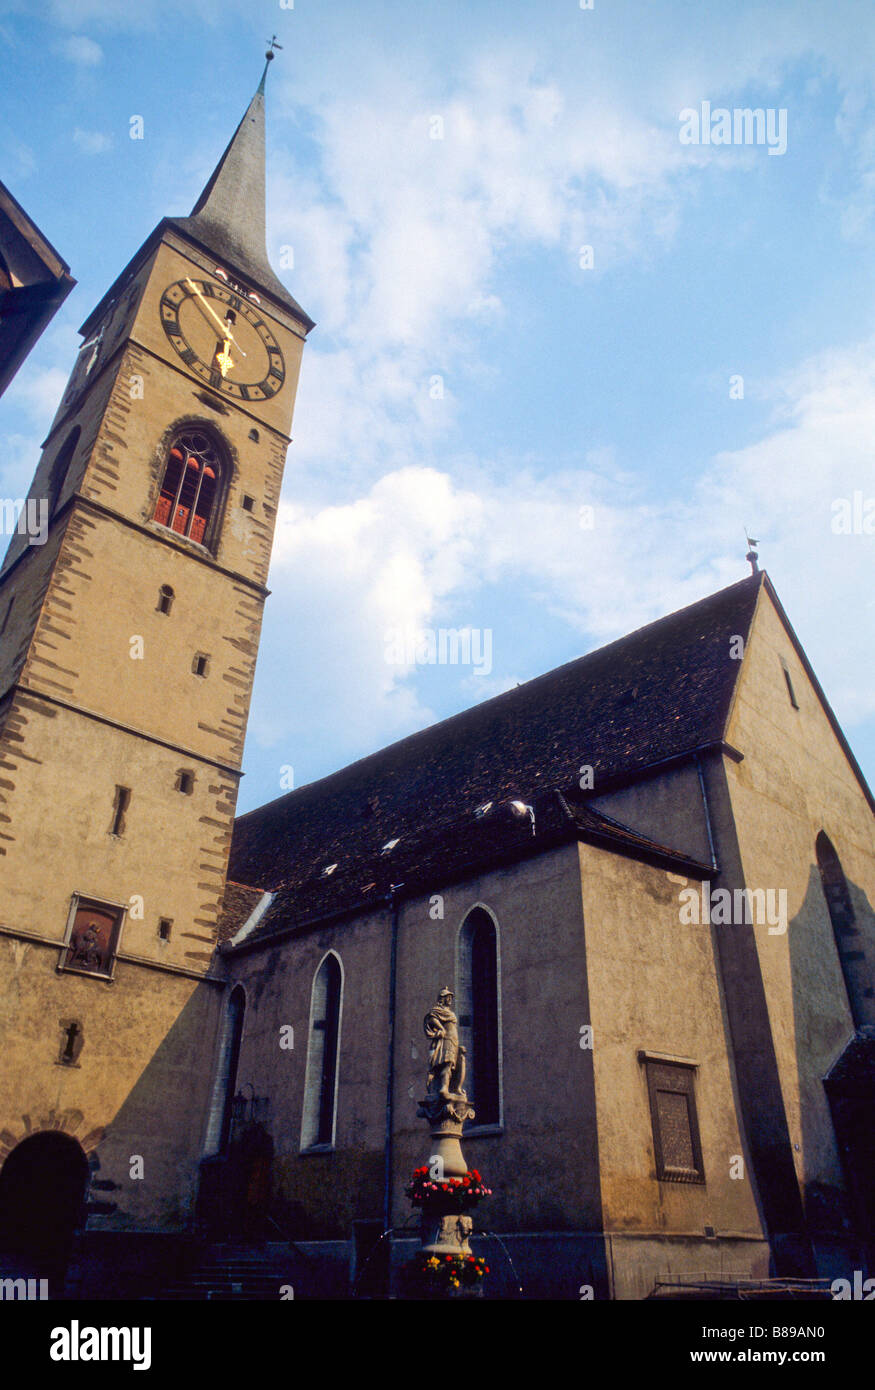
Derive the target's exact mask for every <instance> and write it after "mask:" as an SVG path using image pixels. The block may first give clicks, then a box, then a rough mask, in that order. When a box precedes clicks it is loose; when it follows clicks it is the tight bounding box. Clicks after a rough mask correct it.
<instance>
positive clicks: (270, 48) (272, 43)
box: [264, 34, 282, 63]
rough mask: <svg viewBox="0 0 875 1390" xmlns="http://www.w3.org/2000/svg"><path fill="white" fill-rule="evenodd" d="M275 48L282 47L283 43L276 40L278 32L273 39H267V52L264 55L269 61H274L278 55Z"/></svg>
mask: <svg viewBox="0 0 875 1390" xmlns="http://www.w3.org/2000/svg"><path fill="white" fill-rule="evenodd" d="M275 48H282V44H281V43H277V41H276V34H274V36H273V38H272V39H268V40H267V52H266V53H265V55H264V56H265V58H266V59H267V61H268V62H269V63H272V62H273V60H274V58H275V57H276V54H275V53H274V51H273V50H274V49H275Z"/></svg>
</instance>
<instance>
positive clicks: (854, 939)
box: [815, 830, 875, 1028]
mask: <svg viewBox="0 0 875 1390" xmlns="http://www.w3.org/2000/svg"><path fill="white" fill-rule="evenodd" d="M815 848H816V851H817V867H818V868H819V870H820V881H821V883H822V884H823V894H824V897H825V898H826V906H827V909H828V911H829V920H830V922H831V923H832V929H833V935H834V936H835V943H836V948H837V950H838V953H839V961H840V962H841V967H842V974H843V975H844V977H845V988H846V989H847V991H848V1003H849V1004H850V1006H851V1015H852V1017H853V1020H854V1027H855V1028H860V1027H861V1026H862V1025H863V1024H864V1023H875V992H873V978H872V970H871V968H870V964H869V961H867V959H866V953H865V951H864V949H863V938H862V936H861V935H860V932H859V930H858V927H857V922H856V917H855V914H854V906H853V903H852V902H851V895H850V892H849V891H848V883H847V879H846V878H845V875H844V871H843V869H842V866H841V861H840V860H839V857H838V855H837V854H836V851H835V848H834V846H833V844H832V841H831V840H830V839H829V837H828V836H827V835H825V834H824V832H823V831H822V830H821V832H820V834H819V835H818V837H817V842H816V846H815Z"/></svg>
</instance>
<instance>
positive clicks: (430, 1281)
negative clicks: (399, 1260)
mask: <svg viewBox="0 0 875 1390" xmlns="http://www.w3.org/2000/svg"><path fill="white" fill-rule="evenodd" d="M415 1269H416V1274H417V1275H418V1276H419V1279H420V1280H421V1281H422V1282H423V1283H424V1284H425V1285H426V1287H430V1288H431V1289H433V1290H434V1291H435V1292H438V1291H440V1292H443V1291H445V1290H448V1289H461V1288H466V1289H470V1288H474V1287H475V1286H476V1285H477V1284H479V1282H480V1280H481V1279H482V1278H483V1276H484V1274H488V1273H489V1265H488V1264H487V1263H486V1261H485V1260H484V1258H483V1256H482V1255H442V1256H438V1255H431V1256H429V1257H428V1258H426V1257H424V1256H420V1258H419V1259H418V1260H417V1261H416V1262H415Z"/></svg>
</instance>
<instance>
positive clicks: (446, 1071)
mask: <svg viewBox="0 0 875 1390" xmlns="http://www.w3.org/2000/svg"><path fill="white" fill-rule="evenodd" d="M454 998H455V996H454V994H453V991H452V990H451V989H446V988H444V989H442V990H441V992H440V994H439V995H438V997H437V1003H436V1004H432V1006H431V1008H430V1009H429V1011H428V1013H427V1014H426V1016H425V1021H424V1023H423V1025H422V1026H423V1028H424V1030H425V1036H426V1037H427V1038H428V1040H429V1043H430V1047H429V1054H428V1086H427V1088H426V1094H425V1098H424V1099H423V1100H421V1101H420V1102H419V1110H418V1111H417V1114H419V1115H421V1116H422V1117H423V1118H424V1119H427V1120H429V1121H430V1122H431V1123H432V1124H438V1123H440V1122H447V1123H448V1124H449V1125H450V1128H451V1130H453V1131H454V1127H455V1126H458V1133H459V1134H461V1132H462V1123H463V1122H464V1121H465V1120H473V1118H474V1111H473V1109H472V1107H471V1106H470V1105H469V1104H468V1096H467V1093H466V1091H465V1049H464V1047H462V1045H461V1043H460V1042H459V1028H458V1024H459V1020H458V1019H457V1018H456V1015H455V1014H454V1013H453V1010H452V1007H451V1005H452V1001H453V999H454ZM459 1156H460V1157H461V1151H460V1155H459ZM455 1166H456V1160H455V1159H454V1168H455ZM448 1171H449V1170H448ZM462 1171H463V1172H464V1171H465V1170H464V1169H463V1170H462Z"/></svg>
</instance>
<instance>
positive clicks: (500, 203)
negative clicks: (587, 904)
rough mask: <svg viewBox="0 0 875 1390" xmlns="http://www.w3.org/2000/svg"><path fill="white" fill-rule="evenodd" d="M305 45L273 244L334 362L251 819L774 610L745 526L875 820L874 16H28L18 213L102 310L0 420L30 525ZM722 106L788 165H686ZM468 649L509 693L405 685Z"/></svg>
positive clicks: (431, 0)
mask: <svg viewBox="0 0 875 1390" xmlns="http://www.w3.org/2000/svg"><path fill="white" fill-rule="evenodd" d="M274 32H275V33H276V34H277V36H278V38H279V41H280V42H281V43H282V44H283V45H284V48H283V51H282V53H281V54H280V55H279V58H278V60H277V61H276V62H275V63H274V64H273V65H272V70H271V73H270V78H269V83H268V155H269V158H268V213H269V227H268V235H269V244H270V249H271V254H272V258H273V262H274V265H275V267H276V268H277V270H278V272H279V273H280V274H281V275H282V277H283V279H284V280H285V282H286V284H288V286H289V288H290V289H291V290H292V292H293V293H294V294H295V296H296V297H297V298H298V299H299V301H300V302H301V303H302V304H303V305H304V307H305V308H306V309H307V310H308V311H309V312H310V313H311V314H312V316H313V317H314V318H315V319H316V320H317V328H316V329H315V330H314V331H313V333H312V334H311V335H310V340H309V342H308V345H307V348H306V350H305V360H304V367H303V370H302V375H301V383H300V388H299V393H298V404H297V409H296V415H295V424H294V430H293V434H294V443H293V445H292V448H291V450H290V453H289V459H288V464H287V470H286V480H285V485H284V490H283V506H282V510H281V516H280V522H279V527H278V533H277V543H276V547H275V552H274V562H273V567H272V570H271V580H270V583H271V588H272V590H273V596H272V598H271V600H270V602H269V604H268V609H267V616H266V620H265V626H264V632H263V639H262V646H261V654H260V657H259V666H258V674H257V678H256V688H255V696H254V700H253V706H252V714H251V719H250V728H249V737H248V740H247V747H246V758H245V767H246V772H247V776H246V777H245V779H244V783H243V790H242V794H241V801H240V807H241V809H248V808H249V807H251V806H253V805H257V804H259V803H261V802H263V801H266V800H269V799H271V798H272V797H274V796H276V795H278V794H279V792H280V790H281V789H282V784H281V781H280V779H281V776H282V769H283V768H287V767H289V766H291V767H293V768H294V780H295V784H296V785H297V784H300V783H302V782H305V781H310V780H312V779H313V778H314V777H317V776H320V775H322V774H324V773H326V772H328V771H331V770H332V769H333V768H335V767H338V766H341V765H343V764H344V763H346V762H349V761H351V760H352V759H354V758H356V757H360V756H362V755H364V754H365V753H368V752H370V751H372V750H373V749H375V748H378V747H380V746H382V745H383V744H385V743H387V742H390V741H391V740H393V739H395V738H398V737H400V736H402V735H403V734H405V733H408V732H410V731H411V730H413V729H416V728H420V727H422V726H423V725H425V724H428V723H431V722H432V721H433V720H435V719H437V718H442V717H444V716H446V715H448V714H451V713H453V712H455V711H456V710H459V709H462V708H465V707H466V706H468V705H470V704H472V703H475V702H476V701H478V700H480V699H482V698H485V697H486V696H488V695H493V694H496V693H497V692H499V691H501V690H504V689H507V688H510V687H511V686H513V685H515V684H516V683H517V682H518V681H522V680H526V679H528V678H530V677H531V676H533V675H536V674H539V673H540V672H542V671H545V670H548V669H550V668H551V667H552V666H555V665H558V664H560V663H561V662H563V661H567V660H569V659H570V658H572V657H573V656H576V655H578V654H580V653H581V652H584V651H586V650H589V649H590V648H592V647H594V646H597V645H600V644H601V643H603V642H605V641H610V640H612V639H613V638H615V637H617V636H620V635H622V634H623V633H624V632H627V631H630V630H631V629H633V628H634V627H637V626H639V625H640V624H642V623H644V622H647V621H650V620H651V619H652V618H655V617H658V616H660V615H661V614H663V613H665V612H669V611H671V610H672V609H674V608H677V607H679V606H681V605H682V604H684V603H687V602H691V601H693V600H694V599H697V598H699V597H701V596H703V595H704V594H706V593H708V592H711V591H712V590H713V589H715V588H718V587H721V586H722V585H723V584H726V583H731V582H732V581H733V580H735V579H737V578H740V577H742V575H743V574H744V573H746V572H747V565H746V563H745V560H744V552H745V548H746V547H745V542H744V527H745V526H748V527H750V528H751V530H752V533H753V534H754V535H756V536H757V537H758V539H759V541H760V553H761V559H762V562H763V564H764V565H765V567H766V568H767V569H768V570H769V573H770V575H771V577H772V579H773V581H774V583H775V584H776V586H777V589H778V592H779V594H780V596H781V598H782V600H783V602H784V605H785V607H786V609H787V611H788V613H789V616H790V618H791V620H792V621H793V623H794V624H795V626H796V629H797V631H798V633H799V635H800V637H801V639H802V641H803V644H804V645H805V647H806V649H807V651H808V653H809V656H810V657H811V660H812V662H813V664H814V667H815V670H816V671H817V672H818V675H819V676H820V679H821V682H822V683H823V685H824V687H825V689H826V692H827V695H828V697H829V698H830V700H831V701H832V703H833V705H834V707H835V709H836V712H837V714H838V716H839V719H840V720H841V722H842V724H843V726H844V728H845V730H846V732H847V734H848V736H849V739H850V742H851V745H852V747H853V748H854V750H855V752H856V753H857V756H858V757H859V759H860V761H861V763H862V765H863V767H864V770H865V771H866V773H867V775H868V776H869V779H870V781H872V780H873V774H875V683H873V680H872V668H873V662H872V651H873V626H875V624H873V605H875V598H873V585H872V572H873V563H872V562H873V550H875V535H868V534H865V533H861V534H850V535H844V534H836V533H835V532H834V531H833V529H832V522H833V516H834V512H833V505H834V503H835V502H836V501H837V499H841V498H848V499H851V498H853V495H854V493H855V492H856V493H861V494H862V496H863V498H864V499H868V498H870V497H875V476H873V475H875V470H873V457H872V440H873V433H875V431H873V426H875V313H873V310H875V280H873V276H872V270H871V267H872V263H873V250H875V245H873V243H875V216H873V214H875V122H873V114H875V103H873V90H872V73H873V71H875V62H873V60H875V51H873V50H875V20H873V17H872V15H871V13H870V12H868V11H867V7H866V6H865V5H860V4H859V3H857V0H852V2H851V3H843V2H842V0H836V2H835V3H832V4H831V5H830V6H828V7H827V6H824V5H823V4H822V2H819V3H806V0H790V2H789V3H775V0H771V2H770V3H768V4H766V3H754V4H745V3H736V4H733V5H732V6H720V7H714V6H702V5H701V4H700V3H681V2H680V0H674V3H671V2H670V0H667V3H663V4H660V5H654V4H652V3H650V2H648V0H594V8H593V9H592V10H581V9H580V7H579V0H573V3H572V0H562V3H558V0H539V3H537V4H535V3H507V2H506V0H502V3H500V4H499V3H497V2H496V0H489V2H488V3H480V2H479V0H473V3H472V0H468V3H465V4H454V3H441V2H440V0H428V2H427V3H425V0H423V3H410V0H404V3H379V2H378V3H373V4H370V5H366V4H362V3H361V0H355V3H346V2H344V0H336V3H318V2H317V0H295V4H294V6H293V7H292V8H283V7H281V6H280V5H279V4H277V3H263V2H262V0H256V2H253V3H246V4H245V5H244V4H242V3H238V2H237V0H230V2H229V3H226V4H223V5H217V4H214V3H209V4H208V3H206V2H205V0H204V3H200V0H190V3H188V4H187V5H186V6H185V7H183V8H182V11H181V13H180V8H179V7H178V6H177V5H176V4H174V3H170V0H137V3H135V4H131V3H130V2H129V0H63V2H62V0H49V3H45V4H40V5H38V6H37V5H36V4H35V3H33V0H28V3H23V2H22V3H19V4H16V3H14V0H13V2H12V3H9V0H0V62H2V67H3V73H4V81H3V83H2V89H0V135H2V147H3V149H4V152H5V155H6V160H5V165H4V169H3V174H2V177H3V179H4V181H5V182H6V183H7V184H8V186H9V187H10V188H11V189H12V191H13V192H14V193H15V195H16V196H17V197H18V198H19V200H20V201H21V202H22V203H23V204H24V206H25V207H26V208H27V209H28V211H29V212H30V213H31V215H32V216H33V217H34V218H35V220H36V221H37V223H38V224H39V225H40V227H41V228H42V230H43V231H44V232H45V233H46V235H47V236H48V237H49V238H50V240H51V241H52V242H53V243H54V244H55V246H56V247H57V248H58V250H59V251H60V252H61V254H62V255H63V256H64V257H65V258H66V259H67V260H68V261H69V263H70V265H71V267H72V271H73V274H74V275H75V276H76V278H77V280H78V282H79V283H78V286H77V288H76V290H75V291H74V292H73V294H72V295H71V296H70V298H69V300H68V301H67V303H66V305H65V306H64V308H63V309H62V310H61V312H60V314H59V315H58V316H57V318H56V319H55V320H54V322H53V323H52V325H51V326H50V328H49V329H48V331H47V332H46V334H45V335H44V337H43V339H42V340H41V342H40V344H39V345H38V347H37V348H36V349H35V351H34V353H33V354H32V356H31V358H30V359H29V361H28V363H27V364H26V366H25V367H24V368H23V369H22V371H21V372H20V373H19V376H18V378H17V380H16V382H15V384H14V385H13V387H12V388H11V389H10V390H9V391H8V392H7V394H6V396H5V397H4V398H3V401H2V402H0V437H2V439H0V443H2V449H0V489H2V492H3V494H4V495H6V496H20V495H21V494H22V492H23V491H25V490H26V488H27V486H28V484H29V482H30V478H31V475H32V472H33V468H34V466H35V463H36V459H37V456H38V451H39V443H40V440H41V439H42V438H43V437H44V434H45V431H46V429H47V426H48V423H49V421H50V419H51V417H52V415H53V413H54V409H55V406H56V404H57V401H58V398H59V396H60V393H61V390H62V388H63V385H64V382H65V380H66V377H67V374H68V372H69V370H70V368H71V366H72V362H73V358H74V355H75V350H76V344H77V342H78V337H77V333H76V329H77V328H78V326H79V324H80V323H81V322H82V320H83V319H84V318H85V316H86V314H87V312H88V311H89V309H90V308H91V307H92V306H93V305H94V304H95V303H96V302H97V300H98V299H99V297H100V296H101V295H102V294H103V292H104V290H105V289H106V288H107V286H108V285H109V284H110V282H111V280H112V279H113V278H114V276H115V274H116V273H117V272H118V270H119V269H120V268H121V267H122V266H123V264H124V263H125V261H126V260H127V259H128V257H129V256H130V255H131V254H132V252H133V251H134V250H135V249H136V248H137V246H138V245H139V244H140V243H141V241H142V240H143V239H144V238H145V236H146V235H147V233H148V232H149V231H150V230H151V228H152V226H153V225H154V224H155V223H156V222H157V221H158V220H159V218H160V217H162V216H163V215H165V214H171V213H177V214H178V213H186V212H188V211H189V210H190V208H191V205H192V203H193V202H194V200H195V198H196V196H197V194H198V192H199V191H200V188H201V186H202V185H203V183H204V181H205V179H206V178H207V176H208V175H209V173H210V171H211V169H212V167H213V165H214V164H215V162H216V159H217V158H218V156H219V154H220V153H221V150H222V149H223V148H224V145H225V143H226V142H227V139H228V137H229V135H230V133H231V131H232V130H233V128H234V126H235V125H236V123H237V121H238V120H239V117H240V115H241V114H242V111H243V109H244V108H245V106H246V103H247V102H248V100H249V98H250V96H251V94H252V91H253V90H254V88H255V86H256V85H257V82H258V79H259V76H260V72H261V66H262V54H263V50H264V42H265V39H266V38H267V37H268V36H269V35H270V34H271V33H274ZM703 101H708V102H710V103H711V106H712V108H718V107H728V108H735V107H762V108H772V109H773V110H775V111H779V110H783V111H785V112H786V120H787V149H786V152H785V153H783V154H780V155H775V156H772V155H770V154H769V152H768V149H767V148H765V147H763V146H753V147H751V146H719V145H711V146H707V147H706V146H704V145H684V144H682V143H681V141H680V139H679V130H680V122H679V113H680V111H681V110H682V109H683V108H686V107H693V108H696V109H699V108H700V107H701V103H702V102H703ZM135 114H136V115H141V116H142V117H143V120H144V128H145V138H144V139H143V140H142V141H132V140H130V139H129V136H128V130H129V121H130V117H131V116H132V115H135ZM437 117H439V118H440V121H441V122H442V123H443V126H442V137H443V138H440V139H435V138H431V136H432V135H433V134H434V133H435V131H436V130H437V129H438V127H437V126H436V124H435V118H437ZM584 246H591V247H592V261H593V264H592V267H591V268H586V267H583V266H582V265H581V247H584ZM283 247H287V248H288V247H291V248H292V253H293V258H294V265H293V268H290V269H282V267H281V264H280V261H281V248H283ZM286 257H287V258H288V253H286ZM584 259H585V258H584ZM734 376H741V377H742V378H743V392H744V394H743V399H734V398H732V397H731V394H730V379H731V378H732V377H734ZM436 377H439V378H440V379H441V380H440V382H439V383H438V384H436V383H435V378H436ZM735 394H736V396H737V395H738V391H737V388H736V392H735ZM588 506H589V507H592V508H593V525H592V527H591V529H584V528H583V527H582V526H581V524H580V514H581V513H580V509H581V507H588ZM463 625H469V626H470V627H472V628H474V629H478V630H486V629H488V630H489V631H490V632H491V634H492V669H491V670H490V671H489V673H488V674H484V675H477V674H475V673H474V671H473V670H472V668H471V667H470V666H469V667H467V668H466V667H463V666H452V665H443V666H440V665H435V666H427V665H417V664H415V663H414V664H411V665H389V664H387V662H386V660H385V638H386V633H387V632H388V631H389V630H392V629H396V628H401V629H405V630H408V629H409V630H419V629H422V628H434V629H437V628H440V627H456V628H458V627H460V626H463ZM575 754H576V750H570V752H569V755H570V758H571V759H572V760H573V759H574V757H575ZM286 780H288V778H287V779H286Z"/></svg>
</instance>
